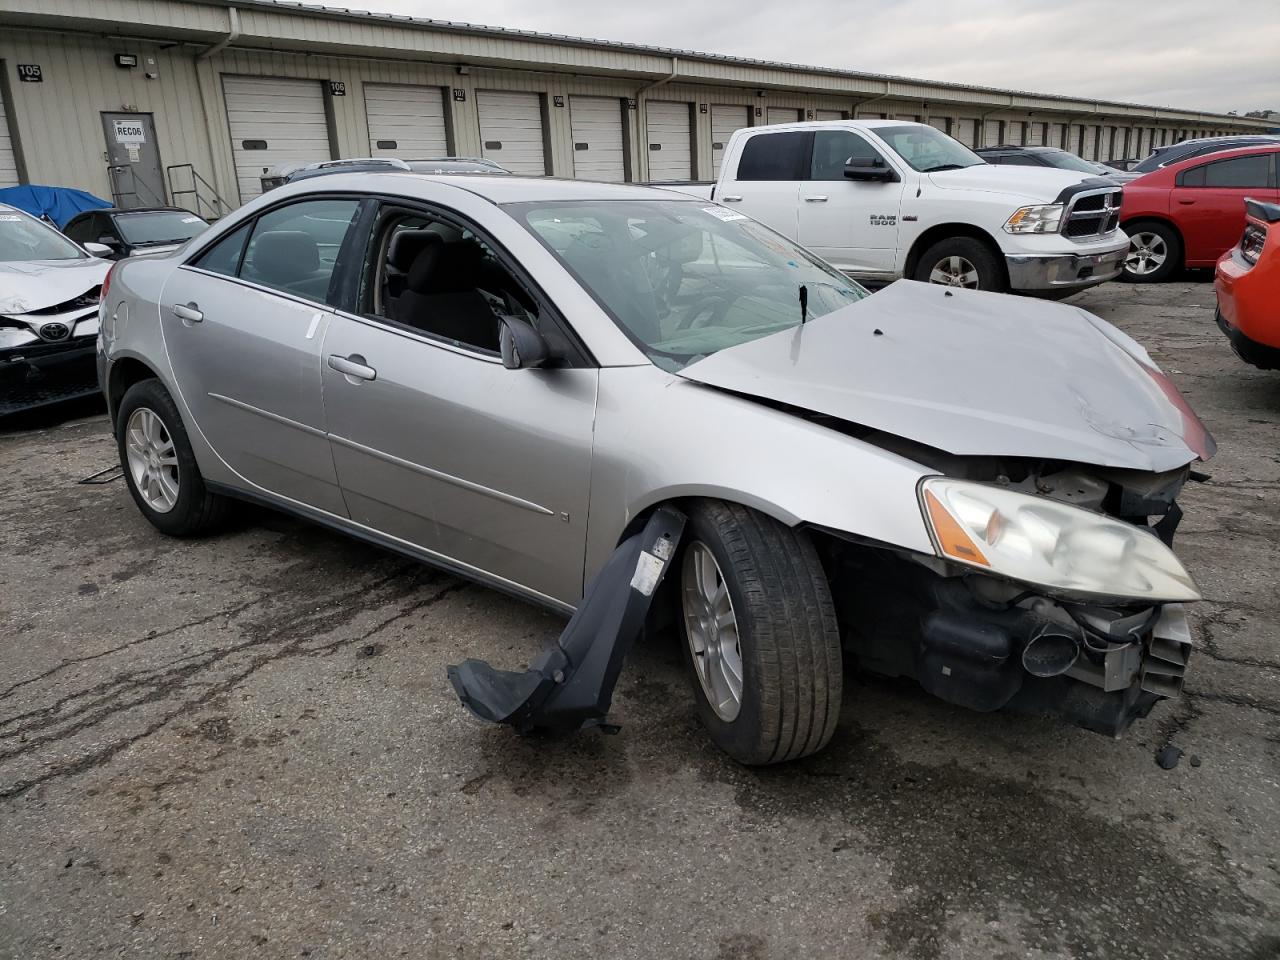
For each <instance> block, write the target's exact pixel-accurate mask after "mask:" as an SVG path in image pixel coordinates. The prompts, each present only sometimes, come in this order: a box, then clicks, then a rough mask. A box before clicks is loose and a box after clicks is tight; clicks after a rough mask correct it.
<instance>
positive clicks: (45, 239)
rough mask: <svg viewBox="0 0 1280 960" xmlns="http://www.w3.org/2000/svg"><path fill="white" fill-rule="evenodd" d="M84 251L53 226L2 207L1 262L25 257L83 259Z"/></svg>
mask: <svg viewBox="0 0 1280 960" xmlns="http://www.w3.org/2000/svg"><path fill="white" fill-rule="evenodd" d="M84 256H85V255H84V253H83V252H82V251H81V250H80V248H79V247H77V246H76V245H75V244H74V243H72V242H71V241H70V240H68V239H67V238H66V237H64V236H63V235H62V234H60V233H59V232H58V231H57V230H55V229H53V227H50V226H47V225H45V224H43V223H41V222H40V221H39V220H37V219H35V218H34V217H28V216H27V215H26V214H24V213H17V212H14V211H10V210H0V263H15V262H18V261H22V260H81V259H83V258H84Z"/></svg>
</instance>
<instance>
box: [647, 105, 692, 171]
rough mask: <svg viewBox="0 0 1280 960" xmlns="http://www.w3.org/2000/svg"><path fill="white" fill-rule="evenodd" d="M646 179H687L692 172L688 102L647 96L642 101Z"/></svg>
mask: <svg viewBox="0 0 1280 960" xmlns="http://www.w3.org/2000/svg"><path fill="white" fill-rule="evenodd" d="M645 118H646V119H645V124H646V127H645V129H646V140H647V144H648V153H649V179H650V180H652V181H655V182H656V181H663V180H688V179H689V178H690V177H692V176H693V146H692V137H693V131H692V126H691V124H690V121H689V104H687V103H669V102H666V101H663V100H650V101H649V102H648V103H646V104H645Z"/></svg>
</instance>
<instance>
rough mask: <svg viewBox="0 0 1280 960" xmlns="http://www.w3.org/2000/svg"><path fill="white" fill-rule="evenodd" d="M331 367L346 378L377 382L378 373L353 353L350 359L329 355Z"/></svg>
mask: <svg viewBox="0 0 1280 960" xmlns="http://www.w3.org/2000/svg"><path fill="white" fill-rule="evenodd" d="M329 366H330V368H331V369H334V370H337V371H338V372H339V373H341V374H342V375H344V376H347V377H355V378H356V379H357V380H377V379H378V371H377V370H375V369H373V367H371V366H369V365H368V364H367V363H365V362H364V357H362V356H360V354H358V353H353V354H352V355H351V356H349V357H340V356H338V355H337V354H336V353H331V354H329Z"/></svg>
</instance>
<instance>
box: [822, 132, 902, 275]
mask: <svg viewBox="0 0 1280 960" xmlns="http://www.w3.org/2000/svg"><path fill="white" fill-rule="evenodd" d="M850 161H853V163H854V165H855V166H866V167H870V166H873V165H874V163H875V162H876V161H879V162H880V163H882V164H886V165H888V161H887V160H885V158H884V155H883V154H882V153H881V152H880V151H879V150H877V149H876V148H875V147H874V146H872V145H871V143H870V142H869V141H867V140H866V138H864V137H862V136H861V135H859V134H857V133H855V132H854V131H852V130H819V131H817V132H816V133H815V134H814V137H813V155H812V159H811V162H810V165H809V174H808V177H807V178H806V180H805V181H804V182H803V183H801V184H800V191H799V196H800V204H799V217H800V234H799V238H798V239H799V241H800V243H801V244H802V245H803V246H806V247H808V248H809V249H810V250H812V251H813V252H814V253H816V254H818V255H819V256H820V257H822V258H823V259H825V260H828V261H830V262H831V263H832V264H834V265H835V266H837V267H839V268H840V269H841V270H845V271H847V272H849V273H853V274H855V275H857V274H862V275H876V274H885V273H891V272H892V271H893V270H894V265H895V262H896V259H897V251H898V231H899V224H898V213H899V208H900V207H901V206H902V190H903V184H902V181H901V180H899V181H897V182H888V183H886V182H878V181H869V180H849V179H847V178H846V177H845V175H844V168H845V165H846V164H847V163H849V162H850Z"/></svg>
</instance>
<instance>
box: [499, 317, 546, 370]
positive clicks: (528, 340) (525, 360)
mask: <svg viewBox="0 0 1280 960" xmlns="http://www.w3.org/2000/svg"><path fill="white" fill-rule="evenodd" d="M499 322H500V323H501V325H502V326H501V329H500V330H499V331H498V350H499V352H500V353H501V354H502V365H503V366H504V367H506V368H507V369H508V370H523V369H526V368H528V367H540V366H542V365H543V364H544V363H546V362H547V361H548V360H550V359H551V348H550V347H549V346H547V341H546V340H544V339H543V338H542V334H540V333H539V332H538V331H537V330H535V329H534V328H533V324H531V323H527V322H525V321H524V320H521V319H519V318H518V317H500V318H499Z"/></svg>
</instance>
